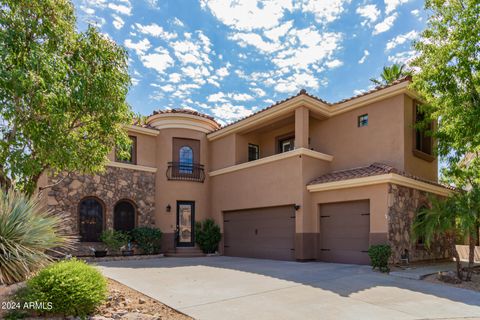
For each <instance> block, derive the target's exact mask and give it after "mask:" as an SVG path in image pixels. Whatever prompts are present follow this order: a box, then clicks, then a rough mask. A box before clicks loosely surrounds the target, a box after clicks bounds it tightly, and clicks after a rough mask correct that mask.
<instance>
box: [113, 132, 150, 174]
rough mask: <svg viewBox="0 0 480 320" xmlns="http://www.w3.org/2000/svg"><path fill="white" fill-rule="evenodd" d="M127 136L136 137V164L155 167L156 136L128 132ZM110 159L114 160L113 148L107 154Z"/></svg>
mask: <svg viewBox="0 0 480 320" xmlns="http://www.w3.org/2000/svg"><path fill="white" fill-rule="evenodd" d="M128 135H129V136H132V137H136V138H137V164H138V165H141V166H146V167H155V166H156V164H157V162H156V155H157V152H156V137H154V136H150V135H145V134H141V133H138V132H128ZM108 159H109V160H110V161H115V149H113V150H112V152H110V154H109V155H108Z"/></svg>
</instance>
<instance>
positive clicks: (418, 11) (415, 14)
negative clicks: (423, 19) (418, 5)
mask: <svg viewBox="0 0 480 320" xmlns="http://www.w3.org/2000/svg"><path fill="white" fill-rule="evenodd" d="M410 13H411V14H412V15H414V16H415V17H418V16H419V15H420V10H418V9H414V10H412V11H410Z"/></svg>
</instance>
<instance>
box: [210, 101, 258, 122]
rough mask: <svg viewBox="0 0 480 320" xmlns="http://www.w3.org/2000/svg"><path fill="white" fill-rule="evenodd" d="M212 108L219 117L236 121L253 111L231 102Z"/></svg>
mask: <svg viewBox="0 0 480 320" xmlns="http://www.w3.org/2000/svg"><path fill="white" fill-rule="evenodd" d="M211 110H212V113H213V115H214V116H215V117H216V118H219V119H221V120H224V121H226V122H231V121H235V120H238V119H241V118H244V117H246V116H249V115H251V114H252V113H253V112H252V111H251V110H249V109H247V108H245V107H244V106H236V105H233V104H231V103H224V104H222V105H219V106H215V107H214V108H212V109H211Z"/></svg>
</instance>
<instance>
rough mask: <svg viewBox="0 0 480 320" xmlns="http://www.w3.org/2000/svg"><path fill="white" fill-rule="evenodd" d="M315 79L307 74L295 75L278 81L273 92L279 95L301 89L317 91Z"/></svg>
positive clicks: (317, 85)
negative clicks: (279, 93)
mask: <svg viewBox="0 0 480 320" xmlns="http://www.w3.org/2000/svg"><path fill="white" fill-rule="evenodd" d="M318 87H319V82H318V79H317V77H315V76H313V75H312V74H309V73H295V74H293V75H291V76H290V77H287V78H285V79H279V80H278V81H277V84H276V85H275V91H277V92H281V93H294V92H297V91H299V90H300V89H302V88H311V89H318Z"/></svg>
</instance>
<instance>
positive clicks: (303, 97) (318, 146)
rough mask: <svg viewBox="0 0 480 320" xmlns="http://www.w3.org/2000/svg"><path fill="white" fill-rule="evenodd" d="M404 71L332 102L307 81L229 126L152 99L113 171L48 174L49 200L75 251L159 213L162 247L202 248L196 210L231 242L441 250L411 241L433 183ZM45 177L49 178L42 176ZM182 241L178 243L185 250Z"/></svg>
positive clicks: (432, 161)
mask: <svg viewBox="0 0 480 320" xmlns="http://www.w3.org/2000/svg"><path fill="white" fill-rule="evenodd" d="M408 85H409V79H408V78H405V79H402V80H399V81H396V82H394V83H393V84H391V85H387V86H383V87H378V88H376V89H374V90H371V91H369V92H367V93H364V94H362V95H359V96H355V97H353V98H350V99H346V100H343V101H340V102H337V103H327V102H325V101H323V100H321V99H319V98H317V97H314V96H311V95H309V94H307V93H306V92H305V91H304V90H302V91H300V92H299V93H298V94H297V95H295V96H292V97H290V98H288V99H286V100H284V101H281V102H278V103H276V104H274V105H272V106H270V107H268V108H266V109H264V110H262V111H259V112H257V113H255V114H253V115H251V116H249V117H246V118H245V119H242V120H239V121H237V122H235V123H231V124H229V125H227V126H224V127H221V126H220V125H218V123H217V122H216V121H215V120H214V119H213V118H211V117H209V116H206V115H203V114H199V113H197V112H192V111H188V110H167V111H159V112H155V113H154V114H153V115H151V116H150V117H148V119H147V125H144V126H129V127H128V132H129V135H130V136H131V138H132V140H133V147H132V151H131V157H130V159H128V161H118V160H117V159H115V156H114V155H113V154H112V156H111V159H110V162H109V164H108V167H107V171H106V173H105V174H102V175H97V176H86V175H75V174H73V175H72V174H71V175H69V176H67V177H62V176H60V177H58V176H57V177H54V178H48V179H49V180H54V181H58V180H57V179H63V180H61V182H60V183H58V184H57V185H55V186H54V187H53V188H52V189H51V190H49V191H48V206H49V208H51V209H53V210H55V211H57V212H58V213H59V214H66V215H68V217H69V219H70V221H71V223H70V224H69V225H68V232H69V233H73V234H76V235H79V236H80V237H81V239H82V241H83V242H82V245H80V246H79V248H78V253H79V254H81V253H85V248H87V247H88V246H92V245H94V243H95V242H96V241H98V238H99V234H100V233H101V232H102V230H104V229H109V228H115V229H119V230H130V229H131V228H134V227H135V226H144V225H147V226H156V227H158V228H160V229H161V230H162V231H163V233H164V237H163V251H165V252H168V251H173V250H174V249H175V248H181V247H194V246H195V239H194V228H195V224H194V222H195V221H199V220H203V219H205V218H208V217H211V218H214V219H215V221H216V222H217V223H218V224H219V225H220V227H221V230H222V233H223V240H222V243H221V245H220V252H221V253H222V254H224V255H231V256H243V257H255V258H271V259H280V260H301V261H304V260H321V261H330V262H345V263H368V261H369V260H368V256H367V253H366V250H367V249H368V247H369V245H372V244H381V243H389V244H390V245H391V246H392V248H393V250H394V259H395V260H396V261H398V260H399V258H400V255H401V254H402V253H403V252H404V251H405V250H408V251H409V255H410V259H411V260H420V259H430V258H433V257H443V256H444V255H445V254H446V253H445V250H444V248H442V246H441V245H440V244H439V245H438V246H437V248H434V249H433V252H430V251H427V250H426V249H425V248H424V247H423V245H422V244H421V243H411V242H410V237H409V234H410V226H411V222H412V219H413V218H414V216H415V214H416V212H417V211H418V210H419V208H421V207H422V206H426V205H428V196H429V195H436V196H446V195H448V194H449V193H450V192H451V190H450V189H448V188H446V187H444V186H442V185H440V184H438V182H437V165H438V164H437V159H436V158H435V157H434V156H433V148H434V143H433V141H432V139H431V138H430V137H428V136H427V135H425V134H424V133H423V132H421V131H419V130H416V129H415V128H414V126H413V125H414V123H415V121H418V119H420V118H421V116H422V115H421V113H419V112H418V111H417V102H416V101H417V100H416V99H418V97H417V96H416V94H415V93H414V92H412V91H410V90H409V89H408ZM46 180H47V178H46V179H45V181H44V183H51V182H52V181H48V182H47V181H46ZM180 250H181V249H180Z"/></svg>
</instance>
